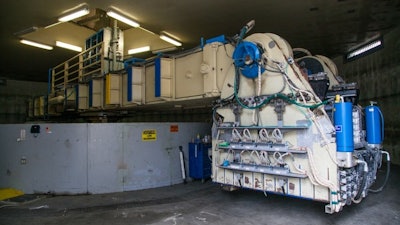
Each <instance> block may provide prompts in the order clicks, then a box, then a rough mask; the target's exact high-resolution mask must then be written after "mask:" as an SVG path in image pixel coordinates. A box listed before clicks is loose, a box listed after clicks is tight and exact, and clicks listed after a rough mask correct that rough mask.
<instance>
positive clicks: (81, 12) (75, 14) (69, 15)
mask: <svg viewBox="0 0 400 225" xmlns="http://www.w3.org/2000/svg"><path fill="white" fill-rule="evenodd" d="M89 12H90V11H89V6H88V5H86V4H83V5H82V6H77V7H76V8H74V9H71V10H69V11H68V12H66V13H65V14H64V15H62V16H61V17H59V18H58V21H60V22H67V21H70V20H73V19H76V18H79V17H82V16H85V15H87V14H89Z"/></svg>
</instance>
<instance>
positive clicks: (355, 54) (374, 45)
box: [346, 38, 383, 61]
mask: <svg viewBox="0 0 400 225" xmlns="http://www.w3.org/2000/svg"><path fill="white" fill-rule="evenodd" d="M382 45H383V39H382V38H380V39H377V40H374V41H371V42H369V43H367V44H365V45H362V46H360V47H358V48H357V49H354V50H353V51H350V52H349V53H347V54H346V60H347V61H350V60H353V59H356V58H359V57H362V56H365V55H368V54H369V53H372V52H374V51H376V50H378V49H381V48H382V47H383V46H382Z"/></svg>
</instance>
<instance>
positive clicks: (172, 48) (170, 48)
mask: <svg viewBox="0 0 400 225" xmlns="http://www.w3.org/2000/svg"><path fill="white" fill-rule="evenodd" d="M176 49H178V48H177V47H175V46H173V47H169V48H162V49H156V50H153V51H152V53H153V54H158V53H163V52H169V51H174V50H176Z"/></svg>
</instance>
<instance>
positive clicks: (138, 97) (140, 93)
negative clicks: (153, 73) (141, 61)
mask: <svg viewBox="0 0 400 225" xmlns="http://www.w3.org/2000/svg"><path fill="white" fill-rule="evenodd" d="M132 100H133V102H135V103H143V100H144V68H143V67H132Z"/></svg>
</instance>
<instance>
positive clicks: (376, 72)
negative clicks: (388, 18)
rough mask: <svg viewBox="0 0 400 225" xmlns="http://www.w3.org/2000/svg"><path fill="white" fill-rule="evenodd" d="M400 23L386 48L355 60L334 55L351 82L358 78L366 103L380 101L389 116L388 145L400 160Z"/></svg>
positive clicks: (387, 37) (396, 160)
mask: <svg viewBox="0 0 400 225" xmlns="http://www.w3.org/2000/svg"><path fill="white" fill-rule="evenodd" d="M399 37H400V27H398V28H396V29H394V30H393V31H391V32H390V33H389V34H387V35H385V36H384V48H383V49H382V50H379V51H377V52H375V53H373V54H371V55H368V56H366V57H363V58H360V59H358V60H355V61H353V62H348V63H344V62H343V58H342V57H340V58H336V59H334V61H335V63H336V64H337V66H338V69H339V72H340V74H339V75H341V76H342V77H343V78H344V79H345V80H346V81H347V82H357V83H358V84H359V87H360V93H361V96H360V100H361V104H362V105H363V106H365V105H367V104H369V101H377V102H378V105H379V106H380V107H381V110H382V112H383V114H384V117H385V139H384V144H383V145H384V148H385V149H386V150H387V151H389V152H390V153H391V159H392V162H393V163H396V164H400V140H399V138H398V137H399V135H400V117H399V116H398V115H399V112H400V79H399V76H400V38H399Z"/></svg>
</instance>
